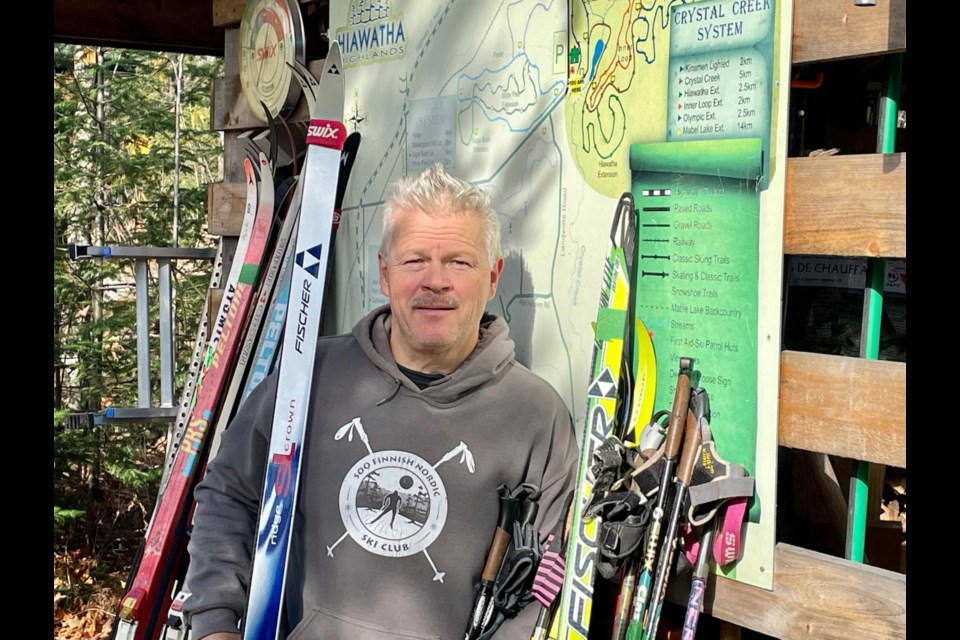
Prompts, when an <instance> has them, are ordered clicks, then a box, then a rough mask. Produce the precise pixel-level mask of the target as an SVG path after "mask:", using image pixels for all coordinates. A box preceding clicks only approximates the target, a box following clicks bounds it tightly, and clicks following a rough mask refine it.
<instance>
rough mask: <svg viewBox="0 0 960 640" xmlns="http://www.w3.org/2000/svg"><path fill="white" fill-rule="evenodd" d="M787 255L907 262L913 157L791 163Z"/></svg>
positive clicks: (877, 156) (836, 158) (785, 234)
mask: <svg viewBox="0 0 960 640" xmlns="http://www.w3.org/2000/svg"><path fill="white" fill-rule="evenodd" d="M785 200H786V201H785V207H784V220H783V225H784V231H783V251H784V253H788V254H813V255H833V256H867V257H884V258H905V257H906V256H907V230H906V225H907V154H906V153H892V154H863V155H849V156H843V155H835V156H820V157H815V158H790V159H789V160H788V161H787V185H786V196H785Z"/></svg>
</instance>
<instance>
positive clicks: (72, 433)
mask: <svg viewBox="0 0 960 640" xmlns="http://www.w3.org/2000/svg"><path fill="white" fill-rule="evenodd" d="M53 54H54V55H53V94H54V95H53V100H54V126H53V158H54V162H53V171H54V180H53V190H54V199H53V200H54V204H53V216H54V225H53V323H52V328H53V343H54V348H53V441H54V447H53V449H54V459H53V489H54V504H53V609H54V610H53V627H54V628H53V637H54V639H55V640H68V639H69V640H76V639H79V638H84V639H96V640H103V639H106V638H107V637H108V636H109V632H110V628H111V626H112V623H113V617H114V614H115V612H116V610H117V604H118V602H119V598H120V596H122V594H123V591H124V583H125V581H126V579H127V574H128V572H129V569H130V565H131V562H132V560H133V558H134V555H135V554H136V550H137V547H138V546H139V544H140V541H141V540H142V539H143V535H144V532H145V530H146V526H147V523H148V522H149V520H150V517H151V514H152V511H153V507H154V504H155V502H156V498H157V490H158V488H159V483H160V479H161V476H162V473H163V463H164V457H165V453H166V438H167V429H168V424H166V423H143V424H130V423H127V424H113V425H103V426H96V427H93V428H81V429H71V428H68V426H67V425H68V421H67V420H66V417H67V416H68V415H69V414H75V413H87V412H93V413H96V412H100V411H102V410H104V409H106V408H107V407H110V406H114V407H136V406H137V401H138V398H137V320H136V287H135V281H134V266H135V265H134V261H133V260H130V259H100V258H94V259H82V260H72V259H71V257H70V251H69V248H70V246H71V245H92V246H110V245H113V246H129V247H214V246H216V243H217V238H215V237H211V236H209V235H208V234H207V233H206V230H205V229H206V221H207V185H208V184H209V183H211V182H217V181H219V180H221V179H222V176H223V166H222V162H223V160H222V158H223V142H222V136H221V134H220V133H218V132H215V131H212V130H211V127H210V95H211V84H212V82H213V80H214V78H217V77H220V76H221V75H222V73H223V71H222V62H223V61H222V59H220V58H217V57H205V56H190V55H184V54H167V53H157V52H145V51H134V50H127V49H109V48H103V47H84V46H76V45H65V44H55V45H54V51H53ZM171 267H172V269H171V271H172V275H171V279H172V284H173V300H172V313H173V332H174V361H175V363H176V365H177V370H176V374H175V383H174V393H175V397H178V395H177V394H179V391H180V389H182V387H183V382H184V378H185V375H186V369H187V365H188V362H189V359H190V356H191V351H192V349H193V343H194V340H195V339H196V333H197V328H198V325H199V321H200V314H201V312H202V309H203V303H204V300H205V299H206V296H207V292H208V288H209V280H210V272H211V268H212V264H211V262H210V261H200V260H198V261H186V260H179V261H177V260H175V261H171ZM148 271H149V274H148V282H149V287H150V291H151V295H150V298H151V299H150V312H149V317H150V327H149V335H150V353H151V355H153V354H157V353H159V343H160V337H159V321H158V305H159V297H158V296H157V295H156V293H155V292H156V291H157V272H156V263H155V262H153V263H151V268H150V269H149V270H148ZM151 360H153V362H151V380H152V381H153V384H154V386H155V387H156V388H155V389H153V396H152V397H153V404H154V405H156V404H158V403H159V402H158V398H159V380H160V376H159V359H158V358H157V357H152V358H151Z"/></svg>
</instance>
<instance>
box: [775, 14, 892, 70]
mask: <svg viewBox="0 0 960 640" xmlns="http://www.w3.org/2000/svg"><path fill="white" fill-rule="evenodd" d="M906 48H907V0H877V4H876V5H875V6H872V7H870V6H856V5H854V3H853V0H845V1H844V2H837V0H802V2H795V3H794V5H793V64H802V63H805V62H815V61H819V60H839V59H842V58H854V57H858V56H868V55H877V54H883V53H888V52H895V51H905V50H906Z"/></svg>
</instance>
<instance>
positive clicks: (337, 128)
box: [307, 118, 347, 151]
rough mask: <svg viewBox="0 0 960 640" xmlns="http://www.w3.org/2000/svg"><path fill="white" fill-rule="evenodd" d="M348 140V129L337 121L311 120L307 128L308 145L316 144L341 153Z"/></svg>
mask: <svg viewBox="0 0 960 640" xmlns="http://www.w3.org/2000/svg"><path fill="white" fill-rule="evenodd" d="M346 139H347V128H346V127H345V126H343V123H342V122H337V121H336V120H321V119H319V118H317V119H314V120H311V121H310V126H308V127H307V144H316V145H320V146H321V147H328V148H330V149H336V150H337V151H339V150H340V149H343V142H344V140H346Z"/></svg>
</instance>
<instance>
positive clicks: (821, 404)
mask: <svg viewBox="0 0 960 640" xmlns="http://www.w3.org/2000/svg"><path fill="white" fill-rule="evenodd" d="M906 390H907V369H906V363H904V362H888V361H884V360H866V359H863V358H849V357H845V356H833V355H825V354H820V353H800V352H797V351H784V352H783V353H781V354H780V425H779V443H780V445H781V446H785V447H792V448H795V449H805V450H807V451H819V452H821V453H829V454H832V455H838V456H843V457H845V458H852V459H853V460H864V461H867V462H879V463H881V464H887V465H893V466H897V467H906V466H907V418H906V404H907V401H906V400H907V393H906Z"/></svg>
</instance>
